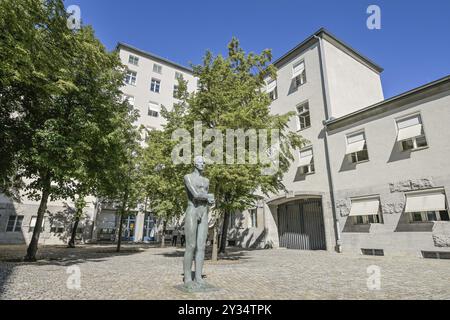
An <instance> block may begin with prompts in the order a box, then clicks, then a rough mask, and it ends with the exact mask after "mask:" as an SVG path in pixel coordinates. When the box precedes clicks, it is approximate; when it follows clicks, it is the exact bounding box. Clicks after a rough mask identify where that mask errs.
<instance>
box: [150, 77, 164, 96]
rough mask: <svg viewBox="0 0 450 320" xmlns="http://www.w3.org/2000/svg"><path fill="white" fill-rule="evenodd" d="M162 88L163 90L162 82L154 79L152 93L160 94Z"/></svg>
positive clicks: (151, 85) (151, 86)
mask: <svg viewBox="0 0 450 320" xmlns="http://www.w3.org/2000/svg"><path fill="white" fill-rule="evenodd" d="M160 88H161V80H158V79H154V78H152V83H151V84H150V91H153V92H156V93H159V89H160Z"/></svg>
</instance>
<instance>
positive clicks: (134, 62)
mask: <svg viewBox="0 0 450 320" xmlns="http://www.w3.org/2000/svg"><path fill="white" fill-rule="evenodd" d="M128 63H129V64H132V65H133V66H138V65H139V57H136V56H134V55H132V54H130V56H129V57H128Z"/></svg>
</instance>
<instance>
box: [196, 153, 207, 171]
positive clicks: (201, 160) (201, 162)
mask: <svg viewBox="0 0 450 320" xmlns="http://www.w3.org/2000/svg"><path fill="white" fill-rule="evenodd" d="M194 166H195V167H196V168H197V169H198V170H199V171H203V169H204V168H205V159H204V158H203V157H202V156H197V157H195V159H194Z"/></svg>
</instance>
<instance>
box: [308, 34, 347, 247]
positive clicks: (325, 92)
mask: <svg viewBox="0 0 450 320" xmlns="http://www.w3.org/2000/svg"><path fill="white" fill-rule="evenodd" d="M314 38H316V39H317V40H318V43H319V62H320V74H321V80H322V95H323V102H324V104H325V118H326V119H329V118H330V113H331V110H330V101H329V95H328V79H327V78H326V72H325V71H326V66H325V61H324V59H323V57H324V52H323V44H322V41H323V40H322V38H321V37H318V36H317V35H314ZM328 121H329V120H325V121H324V122H323V125H324V139H323V140H324V145H325V159H326V163H327V176H328V185H329V188H330V200H331V211H332V213H333V226H334V234H335V238H336V247H335V250H336V252H338V253H342V240H341V232H340V226H339V221H338V219H337V214H336V204H335V197H334V184H333V176H332V172H331V165H330V153H329V149H328V130H327V122H328Z"/></svg>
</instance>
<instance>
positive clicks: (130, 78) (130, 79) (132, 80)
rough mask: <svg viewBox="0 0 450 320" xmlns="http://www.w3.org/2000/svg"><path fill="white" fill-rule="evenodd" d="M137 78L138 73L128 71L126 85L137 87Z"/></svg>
mask: <svg viewBox="0 0 450 320" xmlns="http://www.w3.org/2000/svg"><path fill="white" fill-rule="evenodd" d="M136 77H137V72H136V71H131V70H128V71H127V74H126V76H125V83H126V84H129V85H132V86H135V85H136Z"/></svg>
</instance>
